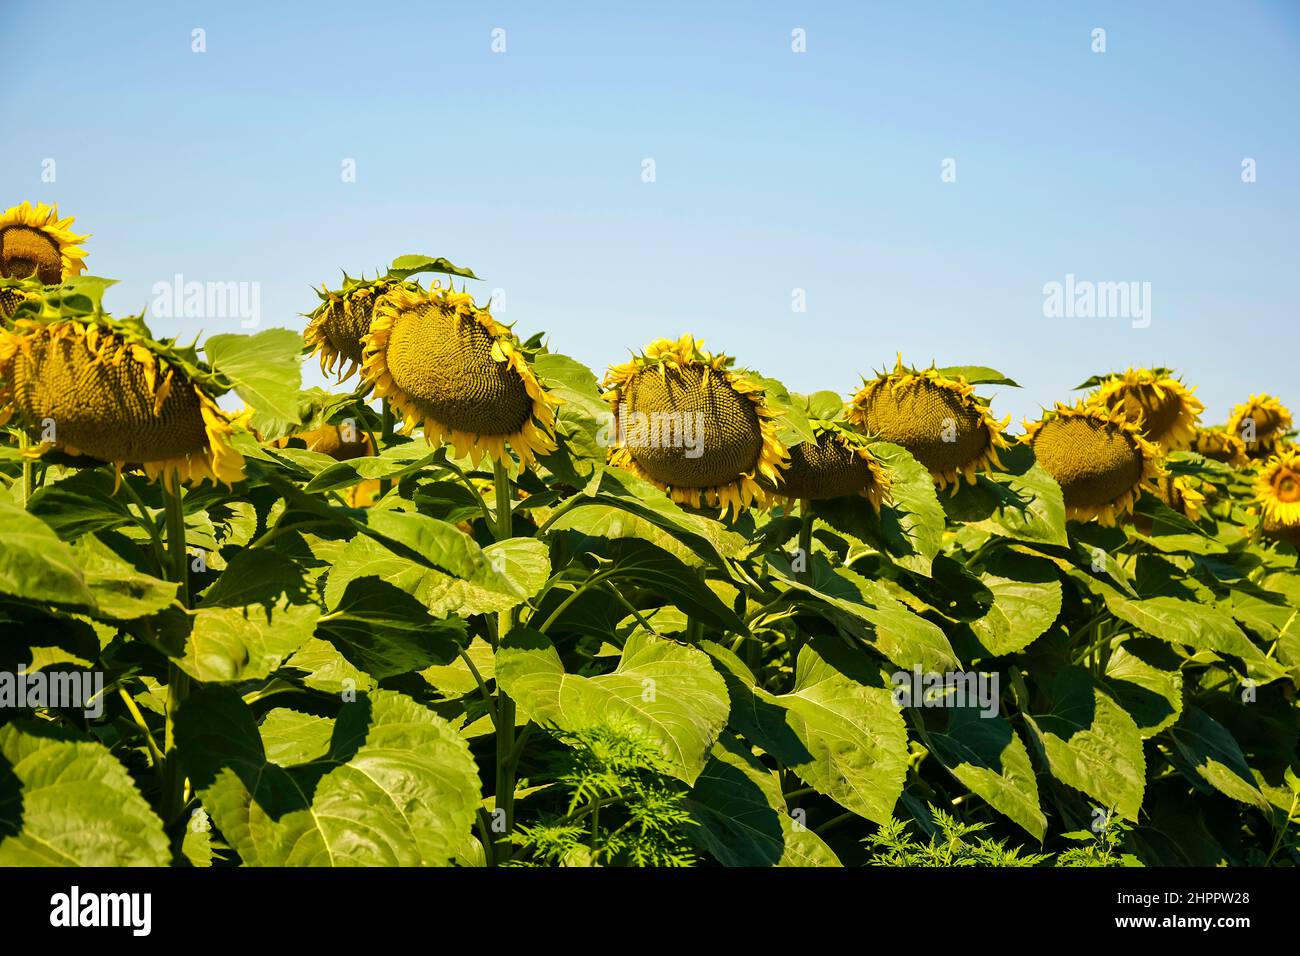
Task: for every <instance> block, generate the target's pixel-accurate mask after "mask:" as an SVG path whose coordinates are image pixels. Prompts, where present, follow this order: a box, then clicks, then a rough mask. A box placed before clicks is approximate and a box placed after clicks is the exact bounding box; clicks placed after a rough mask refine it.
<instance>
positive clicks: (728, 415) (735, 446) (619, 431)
mask: <svg viewBox="0 0 1300 956" xmlns="http://www.w3.org/2000/svg"><path fill="white" fill-rule="evenodd" d="M731 366H732V359H731V358H730V357H728V356H726V355H723V354H721V353H719V354H716V355H715V354H713V353H710V352H706V351H704V342H703V341H701V340H698V339H696V338H694V337H693V336H691V335H689V334H687V335H683V336H682V337H681V338H680V339H677V340H675V341H674V340H673V339H657V340H656V341H654V342H652V343H651V344H650V345H649V346H648V347H647V348H646V350H645V352H643V353H642V354H641V355H637V356H633V358H632V360H631V361H629V362H625V363H624V364H622V365H615V366H612V367H611V368H610V369H609V371H608V372H607V373H606V375H605V380H604V387H605V395H604V397H605V400H606V401H607V402H609V405H610V408H611V409H613V412H614V423H615V433H616V437H615V440H614V443H613V447H612V448H611V449H610V461H612V462H613V463H614V464H617V465H619V466H621V467H624V468H627V469H629V470H631V471H633V472H635V473H636V474H638V475H640V476H641V477H642V478H645V479H647V480H649V481H651V482H653V483H655V484H656V485H658V486H659V487H661V488H663V489H665V490H667V491H668V492H669V493H670V494H671V496H672V498H673V500H674V501H676V502H679V503H681V504H689V505H692V506H694V507H697V508H698V507H701V506H707V507H721V508H722V509H723V513H724V514H725V513H726V512H727V511H732V512H733V513H739V512H740V511H741V509H743V508H747V507H749V506H750V505H751V504H754V503H755V502H756V501H757V502H759V503H761V504H764V505H765V504H768V503H769V502H770V492H771V488H772V487H774V485H775V484H776V482H777V480H778V472H779V471H780V469H781V468H783V467H784V465H785V463H786V461H787V460H788V454H787V452H786V449H785V446H784V445H783V444H782V443H781V440H780V439H779V438H778V437H777V425H776V421H775V419H776V417H777V416H776V413H775V412H774V411H773V410H772V409H771V408H770V407H769V406H768V405H767V402H766V395H765V392H764V390H763V388H762V387H761V386H760V385H759V384H758V383H757V382H755V381H754V380H753V379H752V378H751V377H750V376H749V375H747V374H746V373H745V372H743V371H740V370H737V369H733V368H732V367H731Z"/></svg>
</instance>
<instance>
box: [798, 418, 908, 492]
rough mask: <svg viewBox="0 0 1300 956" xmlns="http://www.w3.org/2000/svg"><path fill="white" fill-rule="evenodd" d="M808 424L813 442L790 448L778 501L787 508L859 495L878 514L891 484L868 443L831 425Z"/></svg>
mask: <svg viewBox="0 0 1300 956" xmlns="http://www.w3.org/2000/svg"><path fill="white" fill-rule="evenodd" d="M809 424H811V426H812V430H813V434H814V435H815V436H816V437H817V441H816V442H815V443H814V442H806V441H804V442H799V443H798V444H797V445H791V446H790V463H789V465H787V466H786V468H785V470H784V471H782V472H781V473H780V476H779V477H778V479H777V485H776V494H777V496H778V498H780V499H781V500H782V501H784V502H785V503H787V504H788V503H790V502H791V501H796V500H799V499H808V500H809V501H822V500H825V499H827V498H843V497H847V496H849V495H862V496H863V497H865V498H866V499H867V500H868V501H870V502H871V507H872V508H873V509H874V510H875V511H876V512H879V511H880V505H881V502H882V501H883V500H884V499H885V498H887V497H888V496H889V488H890V483H891V482H890V477H889V472H888V471H887V470H886V469H885V466H884V465H883V464H882V463H881V461H880V459H878V458H877V457H876V456H875V455H873V454H872V453H871V446H870V442H869V441H868V440H867V439H866V438H865V437H864V436H862V435H859V434H857V433H856V432H851V431H849V430H848V429H847V428H843V427H841V426H840V425H838V424H836V423H835V422H831V421H824V420H820V419H815V420H812V421H810V423H809Z"/></svg>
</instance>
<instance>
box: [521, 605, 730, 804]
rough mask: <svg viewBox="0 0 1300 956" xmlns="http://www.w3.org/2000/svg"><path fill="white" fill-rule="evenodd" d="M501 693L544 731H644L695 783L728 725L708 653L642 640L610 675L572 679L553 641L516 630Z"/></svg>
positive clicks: (638, 637)
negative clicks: (547, 727) (548, 729)
mask: <svg viewBox="0 0 1300 956" xmlns="http://www.w3.org/2000/svg"><path fill="white" fill-rule="evenodd" d="M496 679H497V683H498V685H500V687H501V688H502V689H503V690H504V691H505V692H506V693H507V694H509V695H510V696H511V697H512V698H513V699H514V700H515V702H516V703H517V704H518V706H519V708H520V710H521V711H522V712H523V713H525V714H527V715H528V717H529V718H530V719H532V720H533V721H535V722H537V723H539V724H542V725H543V726H552V727H557V728H559V729H560V730H567V731H571V732H578V731H582V730H586V729H588V728H593V727H613V728H615V729H620V730H634V731H638V732H640V733H642V734H644V735H645V736H647V737H648V738H650V739H651V740H654V741H655V742H657V743H658V744H659V745H660V746H661V747H662V748H663V753H664V757H665V758H666V759H667V761H668V763H669V765H670V767H671V768H672V772H673V775H674V776H676V777H679V778H680V779H682V780H684V781H685V782H686V783H688V784H691V783H694V782H695V780H696V778H697V777H698V776H699V775H700V771H701V770H703V769H704V765H705V764H706V763H707V762H708V760H709V752H710V749H711V748H712V746H713V743H714V741H715V740H717V739H718V734H719V733H721V731H722V728H723V726H724V725H725V724H726V722H727V711H728V701H727V691H726V686H725V684H724V683H723V680H722V678H721V677H719V676H718V674H717V672H716V671H715V670H714V669H713V667H712V665H711V664H710V663H709V658H708V656H707V655H706V654H704V653H703V652H702V651H698V650H696V649H695V648H693V647H686V646H684V645H681V644H678V643H676V642H674V641H669V640H664V639H662V638H657V637H654V636H653V635H650V634H644V633H634V634H632V635H631V636H630V637H629V638H628V639H627V643H626V645H624V647H623V656H622V658H621V659H620V660H619V664H618V667H617V668H616V669H615V670H614V671H613V673H610V674H601V675H600V676H598V677H583V676H580V675H578V674H567V673H565V671H564V664H563V662H562V661H561V660H560V655H559V654H558V653H557V652H556V650H555V647H554V646H553V645H552V644H551V642H550V641H549V640H547V638H546V636H545V635H543V634H540V633H538V632H537V631H534V630H531V629H529V628H516V629H515V630H514V631H512V632H511V633H510V635H509V636H508V637H507V638H506V640H505V641H504V642H503V643H502V645H501V647H500V648H499V649H498V651H497V656H496Z"/></svg>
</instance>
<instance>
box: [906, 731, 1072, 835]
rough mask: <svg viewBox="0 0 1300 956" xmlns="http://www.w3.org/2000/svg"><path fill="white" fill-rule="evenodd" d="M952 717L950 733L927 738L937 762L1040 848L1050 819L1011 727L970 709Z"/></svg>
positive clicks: (1026, 756) (1030, 768) (1019, 742)
mask: <svg viewBox="0 0 1300 956" xmlns="http://www.w3.org/2000/svg"><path fill="white" fill-rule="evenodd" d="M948 713H949V717H948V730H947V732H946V733H936V732H933V731H932V732H930V733H928V734H927V735H926V743H927V744H928V745H929V746H930V751H931V753H933V754H934V756H935V759H937V760H938V761H939V762H940V763H941V764H943V765H944V767H946V768H947V769H948V771H949V772H950V773H951V774H952V775H953V776H954V777H956V778H957V779H958V780H959V781H961V782H962V783H963V784H965V785H966V787H968V788H969V789H970V791H971V792H972V793H974V794H976V795H977V796H980V797H982V798H983V799H984V800H986V801H988V804H989V806H991V807H993V809H995V810H997V811H998V812H1000V813H1004V814H1006V815H1007V816H1008V817H1010V818H1011V819H1012V820H1014V821H1015V822H1016V823H1018V824H1019V825H1020V826H1021V827H1023V828H1024V829H1025V830H1026V831H1027V832H1028V833H1029V835H1030V836H1032V837H1033V838H1034V839H1036V840H1038V841H1040V842H1041V841H1042V839H1043V836H1044V835H1045V834H1046V832H1047V817H1046V816H1044V814H1043V811H1042V809H1041V808H1040V807H1039V804H1038V781H1037V780H1036V779H1035V777H1034V768H1033V766H1032V765H1031V764H1030V762H1029V752H1028V751H1027V750H1026V749H1025V745H1024V743H1023V742H1022V741H1021V740H1020V738H1019V737H1018V736H1016V732H1015V729H1014V728H1013V727H1012V726H1011V722H1010V721H1008V720H1007V719H1006V718H1004V717H1001V716H999V715H997V714H994V715H992V716H986V715H984V714H982V713H981V712H980V711H978V710H975V709H973V708H970V707H954V708H951V709H949V711H948Z"/></svg>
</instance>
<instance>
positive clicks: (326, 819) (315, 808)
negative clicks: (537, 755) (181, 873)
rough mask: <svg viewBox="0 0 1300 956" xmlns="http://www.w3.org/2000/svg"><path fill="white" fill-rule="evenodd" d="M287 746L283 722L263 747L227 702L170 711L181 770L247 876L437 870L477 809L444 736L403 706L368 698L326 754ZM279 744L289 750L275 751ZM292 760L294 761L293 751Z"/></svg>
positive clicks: (465, 770)
mask: <svg viewBox="0 0 1300 956" xmlns="http://www.w3.org/2000/svg"><path fill="white" fill-rule="evenodd" d="M321 719H322V718H314V719H309V720H307V721H302V722H301V726H302V727H304V728H306V727H308V726H310V727H312V728H313V729H312V730H311V732H310V740H309V741H304V742H301V743H299V744H296V745H293V744H292V741H288V740H287V736H286V730H287V729H288V727H289V726H290V724H289V722H287V721H285V720H277V721H275V722H273V723H272V727H271V733H270V735H269V741H268V742H265V743H264V741H263V739H262V737H261V736H260V735H259V733H258V728H257V725H256V723H255V722H254V718H253V712H252V711H251V710H250V709H249V708H248V706H247V705H246V704H245V703H244V702H243V701H242V700H240V698H239V696H238V695H237V694H235V693H234V692H233V691H231V690H228V689H225V688H203V689H200V690H199V691H197V692H196V693H194V694H192V695H191V696H190V697H189V698H188V699H187V700H186V701H185V703H184V704H183V705H182V706H181V709H180V712H179V714H178V716H177V720H176V737H177V742H178V744H179V747H180V751H181V755H182V760H183V761H184V763H185V767H186V770H187V772H188V774H189V776H190V778H191V780H192V781H193V783H194V787H195V790H196V791H197V792H198V794H199V796H200V798H201V799H202V801H203V806H204V808H205V809H206V810H207V811H208V813H209V814H210V815H211V816H212V819H213V821H214V822H215V823H216V824H217V826H218V827H219V828H220V830H221V832H222V835H223V836H225V837H226V839H227V840H228V841H229V842H230V844H231V845H232V846H233V847H234V848H235V850H236V851H237V852H238V853H239V855H240V858H241V859H242V860H243V862H244V863H245V865H248V866H446V865H449V864H450V863H451V862H452V861H453V860H454V859H455V858H456V857H457V855H458V853H459V849H460V847H461V846H462V845H463V844H464V842H465V840H466V839H467V838H468V836H469V833H470V828H471V827H472V826H473V822H474V817H475V813H476V811H477V808H478V806H479V803H480V797H479V780H478V770H477V768H476V767H475V764H474V759H473V757H471V756H470V753H469V749H468V747H467V746H466V744H465V742H464V741H462V740H461V739H460V738H459V737H458V736H457V735H456V733H455V731H453V730H452V729H451V726H450V725H449V724H448V723H447V722H446V721H445V720H443V719H442V718H440V717H438V716H436V715H435V714H433V713H432V712H431V711H429V710H427V709H426V708H424V707H421V706H420V705H419V704H417V703H416V702H415V701H413V700H411V699H410V698H408V697H404V696H402V695H401V694H398V693H395V692H392V691H374V692H373V693H371V694H370V695H369V696H368V697H366V698H362V699H360V700H358V701H356V702H354V703H346V704H344V705H343V706H342V709H341V710H340V712H339V717H338V719H337V720H336V721H334V723H333V729H332V736H331V740H330V748H329V752H328V753H327V754H325V755H323V756H318V757H316V758H315V759H313V760H311V761H310V762H306V763H295V764H294V765H292V766H289V767H285V766H281V765H279V764H277V763H275V762H273V761H272V759H271V757H270V756H269V755H268V752H267V749H268V744H269V746H270V747H271V748H273V749H274V750H275V751H276V752H277V754H280V755H281V756H282V759H286V760H296V759H298V758H300V757H302V756H304V755H306V754H308V753H311V752H318V750H319V741H320V731H319V727H318V725H316V723H315V722H316V721H318V720H321ZM286 744H290V745H291V746H286ZM295 748H296V749H295Z"/></svg>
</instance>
